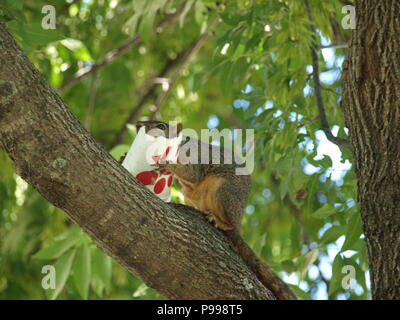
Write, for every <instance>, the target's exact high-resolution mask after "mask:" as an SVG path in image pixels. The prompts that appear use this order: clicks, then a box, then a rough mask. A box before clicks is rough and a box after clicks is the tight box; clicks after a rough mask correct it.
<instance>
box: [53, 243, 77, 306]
mask: <svg viewBox="0 0 400 320" xmlns="http://www.w3.org/2000/svg"><path fill="white" fill-rule="evenodd" d="M75 252H76V250H75V249H73V250H70V251H68V252H67V253H66V254H64V255H63V256H61V257H60V258H59V259H58V260H57V262H56V263H55V265H54V268H55V271H56V288H55V289H54V290H53V289H48V290H46V295H47V297H48V298H49V299H50V300H54V299H56V298H57V297H58V295H59V294H60V293H61V291H62V290H63V289H64V286H65V283H66V282H67V279H68V276H69V274H70V272H71V266H72V263H73V262H74V257H75Z"/></svg>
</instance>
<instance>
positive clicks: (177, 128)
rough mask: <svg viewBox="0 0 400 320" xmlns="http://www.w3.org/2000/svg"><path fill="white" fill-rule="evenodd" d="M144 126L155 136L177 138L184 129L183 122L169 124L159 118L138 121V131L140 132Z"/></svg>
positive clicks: (148, 132) (147, 131)
mask: <svg viewBox="0 0 400 320" xmlns="http://www.w3.org/2000/svg"><path fill="white" fill-rule="evenodd" d="M141 127H144V128H145V130H146V133H147V134H149V135H151V136H153V137H160V136H163V137H166V138H175V137H177V136H178V135H179V133H180V132H181V131H182V123H178V124H176V125H169V124H167V123H165V122H162V121H158V120H147V121H138V122H136V132H139V130H140V128H141Z"/></svg>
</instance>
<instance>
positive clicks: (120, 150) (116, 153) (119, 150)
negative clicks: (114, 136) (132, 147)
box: [110, 144, 129, 160]
mask: <svg viewBox="0 0 400 320" xmlns="http://www.w3.org/2000/svg"><path fill="white" fill-rule="evenodd" d="M128 150H129V146H128V145H127V144H120V145H118V146H116V147H114V148H112V149H111V151H110V154H111V155H112V156H113V157H114V159H117V160H119V159H120V158H121V157H122V156H123V155H124V154H125V152H128Z"/></svg>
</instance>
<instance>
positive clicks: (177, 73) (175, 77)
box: [152, 18, 219, 118]
mask: <svg viewBox="0 0 400 320" xmlns="http://www.w3.org/2000/svg"><path fill="white" fill-rule="evenodd" d="M218 24H219V18H217V19H216V20H215V21H214V23H213V24H212V25H211V28H210V30H209V32H207V33H204V34H202V35H201V36H200V37H199V38H197V40H196V41H194V42H193V43H192V45H191V46H190V47H189V48H188V50H187V51H186V52H185V54H184V55H183V57H182V61H181V64H180V65H179V67H178V68H177V69H176V71H175V73H174V74H173V75H172V77H171V79H170V80H169V83H168V89H167V90H165V91H163V92H162V93H161V94H160V95H159V96H158V98H157V101H156V104H155V107H154V110H153V115H152V118H154V117H155V115H156V113H157V112H158V111H159V110H160V109H161V106H162V105H163V104H164V102H165V100H166V99H167V97H168V95H169V94H170V93H171V91H172V89H173V88H174V87H175V84H176V83H177V81H178V80H179V79H180V77H181V75H182V72H183V70H185V69H186V67H187V66H188V64H189V62H190V58H191V57H192V56H193V55H195V54H196V52H197V51H199V49H200V48H201V47H202V46H203V44H204V43H206V41H207V40H208V39H209V38H210V37H211V36H212V34H211V32H213V31H214V30H215V28H216V27H217V25H218Z"/></svg>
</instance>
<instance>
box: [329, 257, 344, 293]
mask: <svg viewBox="0 0 400 320" xmlns="http://www.w3.org/2000/svg"><path fill="white" fill-rule="evenodd" d="M343 266H344V263H343V259H342V257H341V256H340V253H338V254H337V255H336V257H335V259H334V260H333V264H332V278H331V281H330V282H329V289H328V295H329V296H330V295H332V294H334V293H335V292H336V291H338V290H339V289H340V288H341V284H342V279H343V274H342V268H343Z"/></svg>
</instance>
